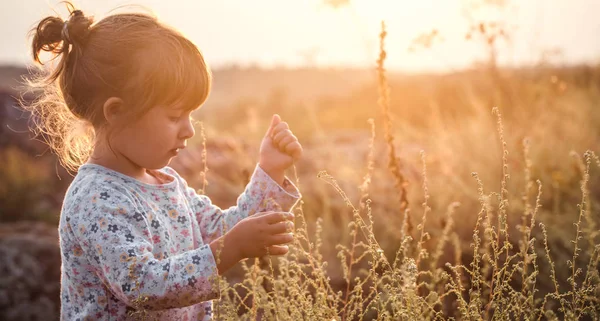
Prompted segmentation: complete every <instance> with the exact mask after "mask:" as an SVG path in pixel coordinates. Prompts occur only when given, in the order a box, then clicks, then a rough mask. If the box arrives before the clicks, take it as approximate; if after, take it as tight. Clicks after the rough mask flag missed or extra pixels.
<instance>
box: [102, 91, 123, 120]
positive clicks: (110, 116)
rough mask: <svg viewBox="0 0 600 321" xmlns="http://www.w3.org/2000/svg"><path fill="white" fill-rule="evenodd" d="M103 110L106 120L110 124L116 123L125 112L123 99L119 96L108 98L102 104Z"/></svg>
mask: <svg viewBox="0 0 600 321" xmlns="http://www.w3.org/2000/svg"><path fill="white" fill-rule="evenodd" d="M102 111H103V113H104V119H106V122H107V123H109V124H110V125H114V124H115V123H117V122H118V120H119V117H120V116H122V115H123V114H124V112H125V106H124V104H123V100H122V99H121V98H118V97H110V98H108V99H107V100H106V101H105V102H104V106H102Z"/></svg>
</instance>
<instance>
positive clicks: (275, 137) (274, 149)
mask: <svg viewBox="0 0 600 321" xmlns="http://www.w3.org/2000/svg"><path fill="white" fill-rule="evenodd" d="M301 156H302V145H301V144H300V142H299V141H298V138H296V136H295V135H294V133H292V131H291V130H290V127H289V126H288V124H287V123H286V122H284V121H281V118H280V117H279V115H277V114H275V115H273V119H272V120H271V125H270V126H269V129H268V130H267V133H266V135H265V137H264V138H263V140H262V143H261V144H260V161H259V164H260V166H261V168H262V169H263V170H265V171H266V172H267V173H269V174H270V175H271V174H273V175H271V177H273V176H275V177H279V176H283V172H284V171H285V170H286V169H287V168H289V167H290V166H292V164H293V163H294V161H296V160H298V159H299V158H300V157H301Z"/></svg>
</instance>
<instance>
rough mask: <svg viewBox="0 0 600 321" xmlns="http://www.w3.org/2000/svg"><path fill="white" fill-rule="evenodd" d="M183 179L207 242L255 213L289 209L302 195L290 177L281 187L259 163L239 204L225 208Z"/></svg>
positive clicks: (239, 199) (287, 210) (286, 210)
mask: <svg viewBox="0 0 600 321" xmlns="http://www.w3.org/2000/svg"><path fill="white" fill-rule="evenodd" d="M182 180H183V179H182ZM183 181H184V184H185V189H186V194H187V197H188V199H189V201H190V204H191V206H192V211H194V213H195V215H196V220H197V221H198V225H199V227H200V232H201V235H202V239H203V241H204V243H205V244H209V243H210V242H212V241H213V240H215V239H217V238H218V237H220V236H221V235H222V234H223V230H224V231H225V232H226V231H229V230H230V229H231V228H232V227H233V226H234V225H235V224H237V223H238V222H239V221H241V220H242V219H244V218H246V217H248V216H250V215H252V214H254V213H257V212H265V211H285V212H289V211H291V210H292V208H293V207H294V206H295V205H296V204H297V202H298V200H299V199H300V197H301V195H300V191H299V190H298V188H297V187H296V186H295V185H294V184H293V183H292V182H291V181H290V180H289V179H288V178H285V180H284V182H283V184H282V186H280V185H279V184H277V182H275V181H274V180H273V179H272V178H271V177H270V176H269V174H267V173H266V172H265V171H263V170H262V168H260V166H259V165H256V168H255V170H254V173H253V174H252V177H251V178H250V183H248V185H247V186H246V188H245V190H244V192H243V193H242V194H241V195H240V196H239V197H238V198H237V204H236V205H235V206H232V207H230V208H228V209H225V210H223V209H221V208H219V207H218V206H216V205H214V204H212V202H211V201H210V199H209V198H208V197H207V196H205V195H199V194H198V193H196V191H195V190H194V189H193V188H191V187H189V186H187V183H185V180H183ZM223 224H225V226H223Z"/></svg>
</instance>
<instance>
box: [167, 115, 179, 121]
mask: <svg viewBox="0 0 600 321" xmlns="http://www.w3.org/2000/svg"><path fill="white" fill-rule="evenodd" d="M180 118H181V117H179V116H169V120H170V121H172V122H178V121H179V119H180Z"/></svg>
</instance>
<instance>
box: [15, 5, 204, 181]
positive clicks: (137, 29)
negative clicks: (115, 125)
mask: <svg viewBox="0 0 600 321" xmlns="http://www.w3.org/2000/svg"><path fill="white" fill-rule="evenodd" d="M68 7H69V12H70V16H69V19H68V20H66V21H65V20H63V19H61V18H59V17H54V16H51V17H46V18H44V19H42V20H41V21H40V22H39V24H38V25H37V27H36V28H34V29H33V30H32V32H31V33H32V34H33V40H32V50H33V58H34V60H35V61H36V62H38V63H39V64H40V65H43V63H42V62H41V60H40V56H39V55H40V53H41V52H42V51H47V52H50V53H52V54H53V59H56V58H60V60H59V61H57V64H56V65H55V66H54V68H50V69H42V72H41V73H40V74H39V75H38V76H37V77H35V78H34V79H33V80H31V81H29V86H31V88H32V89H33V90H37V91H38V92H39V93H40V96H39V98H38V99H37V100H35V101H33V102H32V103H29V104H26V105H23V107H24V108H25V109H26V110H28V111H30V112H31V113H32V120H33V121H32V126H31V127H32V130H33V131H34V133H35V134H36V135H39V136H41V137H42V139H44V140H45V141H46V142H47V143H48V145H49V146H50V147H51V149H52V150H53V151H54V152H55V153H56V154H57V155H58V157H59V159H60V162H61V164H62V165H63V166H64V167H65V168H66V169H67V170H69V171H76V170H77V169H78V168H79V166H80V165H81V164H83V163H84V162H86V161H87V159H88V158H89V156H90V154H91V152H92V150H93V142H94V139H95V133H96V130H97V129H99V128H101V127H102V126H104V125H105V119H104V113H103V105H104V102H105V101H106V100H107V99H108V98H110V97H119V98H121V99H123V101H124V102H125V104H126V106H128V108H130V113H129V116H130V117H131V120H134V119H136V118H138V117H140V116H142V115H143V114H144V113H145V112H147V111H148V110H149V109H151V108H152V107H154V106H159V105H165V106H169V105H178V106H181V107H183V108H185V109H187V110H193V109H196V108H198V107H199V106H200V105H202V104H203V103H204V102H205V101H206V99H207V98H208V94H209V92H210V86H211V74H210V70H209V68H208V66H207V65H206V63H205V61H204V57H203V56H202V54H201V52H200V51H199V50H198V48H197V47H196V46H195V45H194V44H193V43H192V42H191V41H189V40H188V39H187V38H185V37H184V36H183V35H181V34H180V33H179V32H177V31H176V30H174V29H172V28H170V27H168V26H165V25H163V24H161V23H160V22H158V21H157V19H156V18H155V17H153V16H150V15H148V14H142V13H120V14H113V15H110V16H107V17H105V18H104V19H102V20H100V21H98V22H97V23H94V22H93V18H91V17H88V16H85V15H84V14H83V12H82V11H81V10H74V7H73V5H71V4H70V3H68ZM129 120H130V119H127V121H126V122H125V123H128V122H129Z"/></svg>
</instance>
